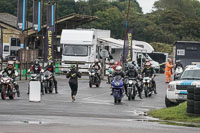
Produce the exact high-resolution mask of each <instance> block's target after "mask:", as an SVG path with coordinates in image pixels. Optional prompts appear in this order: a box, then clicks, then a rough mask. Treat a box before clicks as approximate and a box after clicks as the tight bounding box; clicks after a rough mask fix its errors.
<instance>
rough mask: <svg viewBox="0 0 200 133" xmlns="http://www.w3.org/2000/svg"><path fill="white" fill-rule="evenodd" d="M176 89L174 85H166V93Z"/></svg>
mask: <svg viewBox="0 0 200 133" xmlns="http://www.w3.org/2000/svg"><path fill="white" fill-rule="evenodd" d="M175 88H176V85H170V84H169V85H168V91H174V90H175Z"/></svg>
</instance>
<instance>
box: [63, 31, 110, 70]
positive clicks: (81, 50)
mask: <svg viewBox="0 0 200 133" xmlns="http://www.w3.org/2000/svg"><path fill="white" fill-rule="evenodd" d="M99 37H110V31H109V30H97V29H66V30H62V34H61V40H60V44H61V45H62V46H63V52H62V61H63V62H66V63H62V67H69V63H67V62H83V64H81V65H80V67H81V68H85V69H80V71H81V72H87V71H88V70H87V69H86V68H89V63H90V62H94V59H96V58H98V53H99V51H100V48H99V47H98V44H97V38H99ZM61 71H63V72H66V71H68V69H66V68H64V69H62V70H61Z"/></svg>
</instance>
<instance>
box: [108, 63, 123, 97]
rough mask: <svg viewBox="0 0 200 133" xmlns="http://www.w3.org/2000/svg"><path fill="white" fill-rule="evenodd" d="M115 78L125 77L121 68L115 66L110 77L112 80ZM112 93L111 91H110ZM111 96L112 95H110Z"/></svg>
mask: <svg viewBox="0 0 200 133" xmlns="http://www.w3.org/2000/svg"><path fill="white" fill-rule="evenodd" d="M115 76H121V77H122V78H124V77H125V73H124V72H123V71H122V67H121V66H117V67H116V70H115V72H114V73H113V75H112V77H113V78H114V77H115ZM112 92H113V89H112ZM110 95H112V93H111V94H110Z"/></svg>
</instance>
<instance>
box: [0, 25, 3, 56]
mask: <svg viewBox="0 0 200 133" xmlns="http://www.w3.org/2000/svg"><path fill="white" fill-rule="evenodd" d="M2 57H3V30H2V27H1V25H0V59H2Z"/></svg>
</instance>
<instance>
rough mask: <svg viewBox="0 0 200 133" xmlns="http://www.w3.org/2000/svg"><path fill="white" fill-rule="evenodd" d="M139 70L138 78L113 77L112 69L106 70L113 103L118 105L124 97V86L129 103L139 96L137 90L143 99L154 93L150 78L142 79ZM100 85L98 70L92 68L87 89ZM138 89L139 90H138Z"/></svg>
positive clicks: (154, 89)
mask: <svg viewBox="0 0 200 133" xmlns="http://www.w3.org/2000/svg"><path fill="white" fill-rule="evenodd" d="M141 71H142V70H141V69H137V72H138V75H139V76H138V78H130V77H128V76H125V77H124V78H123V77H121V76H119V75H117V76H115V77H113V73H114V70H113V69H112V67H110V68H109V69H108V76H107V77H108V81H107V83H108V84H110V85H111V90H112V93H111V94H112V96H113V98H114V103H115V104H119V103H121V101H122V98H123V97H124V96H125V94H124V93H125V85H126V87H127V92H126V96H127V98H128V100H129V101H131V100H134V99H135V98H136V96H137V95H139V92H138V90H140V91H141V93H142V92H144V95H145V97H151V96H152V94H153V93H155V91H156V85H154V86H153V84H152V77H143V75H142V73H141ZM100 83H101V78H99V76H98V70H95V68H92V69H91V70H90V72H89V87H90V88H91V87H92V85H96V87H99V86H100ZM137 87H139V88H140V89H138V88H137Z"/></svg>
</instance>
